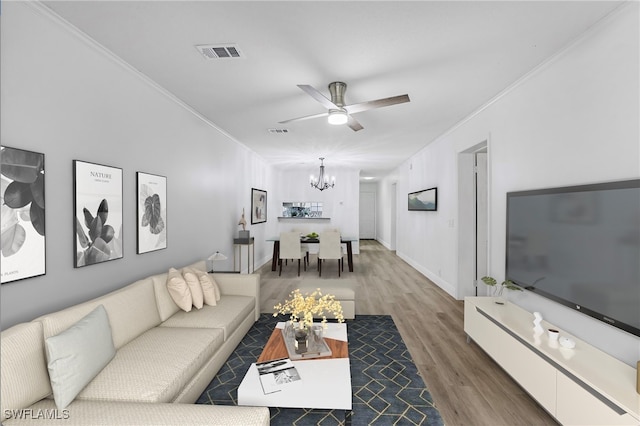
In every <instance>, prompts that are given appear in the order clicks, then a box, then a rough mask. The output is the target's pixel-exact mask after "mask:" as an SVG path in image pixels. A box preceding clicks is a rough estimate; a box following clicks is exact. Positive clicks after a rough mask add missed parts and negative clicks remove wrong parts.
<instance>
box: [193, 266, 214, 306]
mask: <svg viewBox="0 0 640 426" xmlns="http://www.w3.org/2000/svg"><path fill="white" fill-rule="evenodd" d="M194 272H195V273H196V275H198V279H199V280H200V285H201V286H202V293H203V294H204V303H206V304H207V305H210V306H216V305H217V302H218V300H220V287H218V283H217V282H216V280H214V279H213V277H212V276H211V275H210V274H208V273H206V272H204V271H199V270H197V269H194Z"/></svg>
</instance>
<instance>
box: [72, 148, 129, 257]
mask: <svg viewBox="0 0 640 426" xmlns="http://www.w3.org/2000/svg"><path fill="white" fill-rule="evenodd" d="M73 176H74V185H73V191H74V197H73V211H74V214H75V230H74V231H75V235H74V239H73V249H74V252H75V253H74V267H76V268H80V267H82V266H87V265H93V264H96V263H101V262H106V261H109V260H114V259H120V258H121V257H122V169H119V168H116V167H109V166H103V165H100V164H94V163H87V162H84V161H78V160H74V161H73Z"/></svg>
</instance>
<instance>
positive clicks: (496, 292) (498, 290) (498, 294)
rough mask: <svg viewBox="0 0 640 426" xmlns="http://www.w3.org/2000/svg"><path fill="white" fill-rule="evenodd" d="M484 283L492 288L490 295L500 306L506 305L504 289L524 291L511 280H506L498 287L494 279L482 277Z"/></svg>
mask: <svg viewBox="0 0 640 426" xmlns="http://www.w3.org/2000/svg"><path fill="white" fill-rule="evenodd" d="M480 279H481V280H482V282H483V283H485V284H486V285H488V286H489V287H491V288H492V289H491V290H490V294H491V295H492V296H493V297H495V298H496V303H497V304H498V305H504V298H503V296H502V294H503V293H504V289H505V288H506V289H507V290H514V291H522V288H520V287H518V286H517V285H515V283H514V282H513V281H511V280H504V281H502V282H501V283H500V285H498V281H497V280H496V279H495V278H493V277H482V278H480Z"/></svg>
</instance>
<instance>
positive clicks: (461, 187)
mask: <svg viewBox="0 0 640 426" xmlns="http://www.w3.org/2000/svg"><path fill="white" fill-rule="evenodd" d="M488 170H489V168H488V150H487V141H484V142H482V143H479V144H477V145H475V146H473V147H471V148H469V149H467V150H465V151H463V152H461V153H459V154H458V288H457V298H458V299H463V298H464V297H467V296H477V295H478V294H484V293H482V291H483V289H482V287H481V289H478V286H479V283H480V282H481V281H480V278H482V277H484V276H485V275H488V265H489V174H488Z"/></svg>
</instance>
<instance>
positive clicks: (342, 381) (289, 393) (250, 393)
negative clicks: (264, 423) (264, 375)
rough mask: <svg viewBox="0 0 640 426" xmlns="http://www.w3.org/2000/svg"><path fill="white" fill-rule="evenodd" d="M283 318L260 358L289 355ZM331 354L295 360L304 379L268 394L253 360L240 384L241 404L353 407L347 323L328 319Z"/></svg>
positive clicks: (283, 406)
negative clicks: (284, 336) (263, 388)
mask: <svg viewBox="0 0 640 426" xmlns="http://www.w3.org/2000/svg"><path fill="white" fill-rule="evenodd" d="M283 327H284V323H283V322H279V323H278V324H277V325H276V328H275V329H274V330H273V333H271V337H270V338H269V341H268V342H267V344H266V345H265V347H264V350H263V351H262V354H260V357H259V358H258V362H263V361H269V360H272V359H280V358H286V357H288V356H289V355H288V353H287V348H286V346H285V343H284V338H283V336H282V329H283ZM324 337H325V341H326V342H327V345H328V346H329V347H330V348H331V352H332V354H331V356H330V357H322V358H313V359H305V360H299V361H293V364H294V365H295V367H296V369H297V370H298V373H299V374H300V377H301V379H302V380H300V381H297V382H293V383H289V384H287V385H286V386H283V387H282V390H281V391H279V392H274V393H270V394H266V395H265V394H264V392H263V391H262V386H261V385H260V378H259V376H258V369H257V368H256V365H255V363H254V364H251V367H250V368H249V371H247V374H246V375H245V377H244V379H243V380H242V383H240V386H239V387H238V405H249V406H262V407H282V408H318V409H339V410H351V408H352V395H351V368H350V364H349V352H348V345H347V325H346V324H344V323H342V324H338V323H328V324H327V329H326V330H324Z"/></svg>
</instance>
